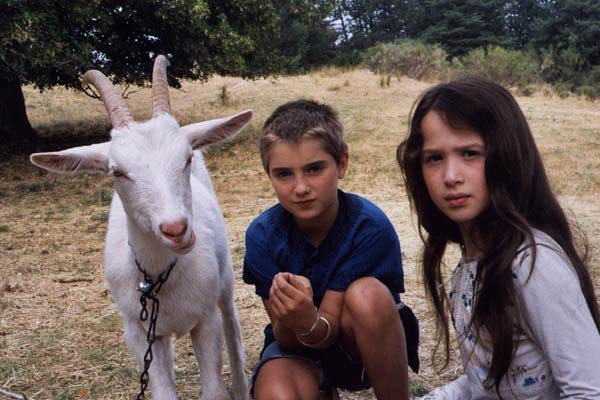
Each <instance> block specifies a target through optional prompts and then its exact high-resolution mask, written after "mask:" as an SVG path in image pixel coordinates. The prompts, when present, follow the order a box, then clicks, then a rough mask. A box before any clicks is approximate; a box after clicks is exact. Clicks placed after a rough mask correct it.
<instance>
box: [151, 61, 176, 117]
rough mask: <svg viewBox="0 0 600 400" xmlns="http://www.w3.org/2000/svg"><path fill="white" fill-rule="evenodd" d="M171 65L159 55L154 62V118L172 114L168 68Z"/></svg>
mask: <svg viewBox="0 0 600 400" xmlns="http://www.w3.org/2000/svg"><path fill="white" fill-rule="evenodd" d="M169 65H170V63H169V60H167V58H166V57H165V56H163V55H159V56H158V57H156V60H154V69H153V71H152V117H156V116H158V115H159V114H162V113H167V114H170V113H171V103H170V102H169V82H168V81H167V67H168V66H169Z"/></svg>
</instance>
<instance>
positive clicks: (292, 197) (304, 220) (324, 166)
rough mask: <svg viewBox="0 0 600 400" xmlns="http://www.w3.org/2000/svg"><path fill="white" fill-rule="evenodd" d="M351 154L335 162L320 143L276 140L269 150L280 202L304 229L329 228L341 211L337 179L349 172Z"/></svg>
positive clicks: (311, 140) (273, 179) (270, 168)
mask: <svg viewBox="0 0 600 400" xmlns="http://www.w3.org/2000/svg"><path fill="white" fill-rule="evenodd" d="M347 167H348V154H347V153H346V154H344V157H343V158H342V161H341V162H340V163H339V164H336V162H335V159H334V158H333V157H332V156H331V155H330V154H329V153H327V152H326V151H325V150H324V149H323V146H322V145H321V143H319V142H318V141H317V140H315V139H302V140H301V141H300V142H298V143H289V142H280V143H275V144H274V145H272V146H271V148H270V149H269V179H270V180H271V184H272V185H273V189H275V193H276V194H277V198H278V199H279V202H280V204H281V205H282V206H283V208H285V209H286V210H287V211H288V212H290V213H291V214H292V215H293V216H294V218H295V219H296V222H297V223H298V225H299V227H300V229H302V230H303V231H305V232H312V231H314V230H319V229H326V230H329V228H330V227H331V225H332V224H333V222H334V221H335V217H336V216H337V210H338V198H337V187H338V179H341V178H343V177H344V175H345V174H346V168H347Z"/></svg>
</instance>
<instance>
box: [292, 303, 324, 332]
mask: <svg viewBox="0 0 600 400" xmlns="http://www.w3.org/2000/svg"><path fill="white" fill-rule="evenodd" d="M315 311H317V307H315ZM320 317H321V315H320V314H319V311H317V319H315V322H314V323H313V324H312V326H311V327H310V329H309V330H308V331H306V332H301V333H296V336H302V337H305V336H309V335H312V333H313V332H314V331H315V328H316V327H317V324H318V323H319V318H320Z"/></svg>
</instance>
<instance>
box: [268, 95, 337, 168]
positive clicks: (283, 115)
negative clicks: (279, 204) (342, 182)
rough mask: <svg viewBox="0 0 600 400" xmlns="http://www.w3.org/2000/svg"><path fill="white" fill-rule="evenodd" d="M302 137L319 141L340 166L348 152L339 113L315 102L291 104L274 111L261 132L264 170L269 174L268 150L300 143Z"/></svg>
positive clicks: (307, 101) (303, 100) (295, 102)
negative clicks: (276, 145)
mask: <svg viewBox="0 0 600 400" xmlns="http://www.w3.org/2000/svg"><path fill="white" fill-rule="evenodd" d="M303 138H309V139H315V140H317V141H319V142H320V143H321V145H322V146H323V149H324V150H325V151H326V152H327V153H328V154H330V155H331V156H332V157H333V159H334V160H335V162H336V163H337V164H339V163H340V162H341V161H342V158H343V156H344V153H346V151H348V145H347V144H346V142H345V141H344V127H343V126H342V123H341V122H340V120H339V117H338V113H337V111H336V110H334V109H333V108H332V107H330V106H328V105H327V104H321V103H317V102H315V101H312V100H305V99H301V100H295V101H290V102H288V103H285V104H283V105H281V106H279V107H277V108H276V109H275V111H273V113H272V114H271V116H269V118H267V120H266V121H265V123H264V125H263V128H262V131H261V133H260V138H259V150H260V158H261V160H262V163H263V167H264V169H265V171H266V172H267V173H269V149H270V147H271V146H272V145H273V144H275V143H280V142H288V143H299V142H300V140H302V139H303Z"/></svg>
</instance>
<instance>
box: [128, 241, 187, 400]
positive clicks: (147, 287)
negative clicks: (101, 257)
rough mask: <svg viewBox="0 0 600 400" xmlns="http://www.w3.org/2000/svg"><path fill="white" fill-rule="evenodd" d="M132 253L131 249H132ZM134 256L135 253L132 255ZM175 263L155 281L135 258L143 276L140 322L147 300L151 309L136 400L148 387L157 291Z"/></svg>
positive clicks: (140, 288) (146, 318)
mask: <svg viewBox="0 0 600 400" xmlns="http://www.w3.org/2000/svg"><path fill="white" fill-rule="evenodd" d="M132 251H133V249H132ZM134 255H135V253H134ZM176 263H177V258H175V260H173V261H172V262H171V263H170V264H169V265H167V267H166V268H165V269H164V270H163V271H162V272H161V273H160V274H159V275H158V278H156V281H155V280H154V279H152V275H150V274H148V273H147V272H146V271H145V270H144V269H143V268H142V266H141V264H140V262H139V261H138V259H137V257H135V265H136V266H137V267H138V269H139V270H140V272H141V273H142V274H144V280H143V281H142V282H140V284H139V287H138V290H139V291H140V292H141V293H142V294H141V295H140V303H141V305H142V311H141V312H140V319H141V320H142V321H146V320H148V308H147V306H146V303H147V300H148V299H150V300H152V308H151V309H150V325H149V326H148V333H147V334H146V340H147V341H148V350H146V354H144V370H143V371H142V374H141V375H140V386H141V388H140V393H139V394H138V395H137V398H136V400H144V399H145V398H146V397H145V396H144V392H145V391H146V388H147V387H148V381H149V380H150V373H149V371H150V364H152V358H153V355H152V343H154V339H156V320H157V319H158V307H159V305H160V302H159V301H158V291H159V290H160V288H162V286H163V284H164V283H165V282H166V281H167V278H169V274H170V273H171V271H172V270H173V267H174V266H175V264H176Z"/></svg>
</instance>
